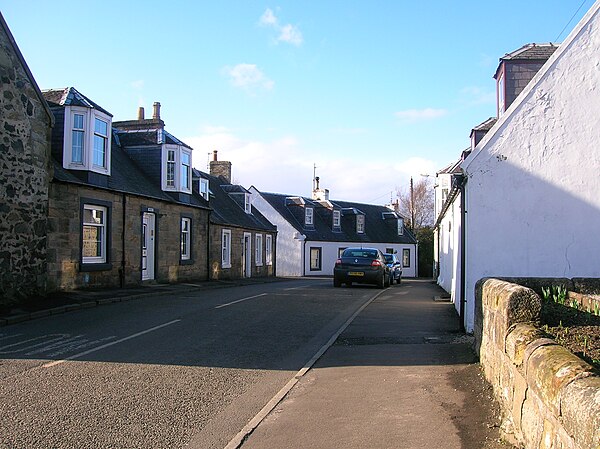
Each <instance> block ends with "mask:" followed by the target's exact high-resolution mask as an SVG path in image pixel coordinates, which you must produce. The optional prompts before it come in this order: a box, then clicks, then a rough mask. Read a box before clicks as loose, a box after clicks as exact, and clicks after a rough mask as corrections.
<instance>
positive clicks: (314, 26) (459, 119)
mask: <svg viewBox="0 0 600 449" xmlns="http://www.w3.org/2000/svg"><path fill="white" fill-rule="evenodd" d="M592 5H593V0H528V1H523V0H502V1H499V0H494V1H488V2H482V1H471V0H465V1H452V2H450V1H441V0H430V1H410V2H409V1H405V0H387V1H381V0H375V1H354V0H332V1H327V0H325V1H319V2H317V1H283V0H281V1H268V2H264V1H250V0H238V1H231V0H220V1H205V0H199V1H180V0H173V1H168V2H165V1H154V0H146V1H137V0H131V1H121V0H119V1H113V0H104V1H102V2H85V1H84V2H82V1H77V2H75V1H61V0H55V1H52V2H50V1H47V0H46V1H40V0H27V1H22V0H0V11H1V12H2V14H3V16H4V19H5V20H6V22H7V24H8V26H9V28H10V29H11V31H12V34H13V36H14V38H15V40H16V41H17V44H18V45H19V48H20V49H21V52H22V53H23V56H24V57H25V60H26V61H27V63H28V65H29V68H30V69H31V72H32V73H33V76H34V77H35V79H36V81H37V83H38V85H39V86H40V88H41V89H42V90H44V89H51V88H62V87H67V86H73V87H75V88H76V89H77V90H78V91H80V92H81V93H83V94H84V95H86V96H87V97H89V98H90V99H91V100H93V101H94V102H96V103H98V104H99V105H100V106H102V107H103V108H104V109H106V110H108V111H109V112H111V113H112V114H113V116H114V118H113V120H115V121H117V120H133V119H135V118H137V110H138V107H139V106H143V107H144V108H145V111H146V117H147V118H149V117H150V116H151V114H152V105H153V103H154V102H155V101H158V102H160V103H161V118H162V119H163V120H164V121H165V125H166V130H167V131H168V132H170V133H171V134H173V135H174V136H176V137H177V138H179V139H181V140H182V141H184V142H185V143H186V144H188V145H190V146H191V147H192V148H193V149H194V151H193V165H194V167H195V168H197V169H199V170H201V171H208V169H207V164H208V161H209V158H210V157H211V155H212V152H213V151H214V150H217V151H218V158H219V160H228V161H231V162H232V176H233V182H234V183H237V184H241V185H243V186H244V187H247V188H249V187H250V186H255V187H256V188H257V189H259V190H261V191H264V192H277V193H285V194H293V195H302V196H310V194H311V190H312V187H313V175H314V173H316V175H317V176H318V177H320V187H321V188H326V189H329V191H330V197H331V199H337V200H346V201H356V202H363V203H372V204H385V203H389V202H390V200H391V199H392V198H394V199H395V198H396V192H397V191H403V192H406V191H407V189H408V185H409V182H410V178H411V176H412V177H413V178H415V179H421V175H435V172H436V171H438V170H440V169H442V168H444V167H445V166H446V165H448V164H449V163H451V162H453V161H455V160H456V159H458V157H459V155H460V153H461V151H462V150H464V149H466V148H467V147H468V146H469V134H470V131H471V129H472V128H473V127H475V126H477V125H478V124H479V123H481V122H483V121H485V120H486V119H487V118H489V117H492V116H495V115H496V93H495V92H496V91H495V88H496V87H495V80H494V79H493V75H494V73H495V71H496V68H497V67H498V62H499V61H498V59H499V58H500V57H501V56H503V55H504V54H506V53H509V52H512V51H514V50H516V49H518V48H519V47H521V46H522V45H524V44H528V43H534V42H537V43H546V42H561V41H563V40H564V39H565V38H566V37H567V36H568V34H569V33H570V32H571V30H572V29H573V28H574V27H575V25H576V24H577V22H579V20H580V19H581V18H582V17H583V16H584V15H585V13H586V12H587V11H588V10H589V9H590V8H591V6H592ZM315 167H316V168H315ZM430 179H433V178H430Z"/></svg>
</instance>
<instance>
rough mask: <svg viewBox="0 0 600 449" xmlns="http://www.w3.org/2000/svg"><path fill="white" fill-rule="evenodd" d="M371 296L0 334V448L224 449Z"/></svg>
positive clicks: (170, 308)
mask: <svg viewBox="0 0 600 449" xmlns="http://www.w3.org/2000/svg"><path fill="white" fill-rule="evenodd" d="M394 288H401V287H394ZM378 292H379V291H378V290H376V289H372V288H369V287H367V288H360V287H358V288H352V289H347V288H344V289H334V288H333V287H332V286H331V281H330V280H290V281H283V282H276V283H268V284H257V285H249V286H245V287H232V288H225V289H214V290H199V291H197V292H193V293H186V294H182V295H179V296H173V297H155V298H147V299H144V300H140V301H130V302H123V303H115V304H111V305H106V306H102V307H96V308H93V309H87V310H81V311H77V312H72V313H67V314H64V315H57V316H50V317H47V318H42V319H38V320H34V321H30V322H26V323H20V324H17V325H13V326H8V327H5V328H1V329H0V448H2V449H4V448H10V449H19V448H28V449H33V448H49V447H52V448H56V449H60V448H84V447H86V448H121V447H122V448H152V449H157V448H181V447H190V448H222V447H225V445H226V444H227V443H228V442H229V441H230V440H231V439H232V438H233V437H234V436H235V435H236V434H237V433H238V432H239V431H240V429H242V428H243V427H244V425H245V424H246V423H247V422H248V421H249V420H250V419H251V418H252V417H253V416H255V415H256V414H257V413H258V412H259V411H260V410H261V408H262V407H263V406H264V405H265V404H266V403H267V402H268V401H269V400H270V399H271V398H272V397H273V396H274V395H275V394H276V393H277V392H278V391H280V389H281V388H282V387H283V386H284V385H286V384H287V383H288V381H289V380H290V379H292V378H294V376H295V375H296V373H297V371H298V370H299V369H301V368H302V367H303V366H304V364H305V363H306V362H307V361H308V360H309V359H311V357H313V355H314V354H315V353H316V352H317V351H318V350H319V349H320V348H321V347H322V346H323V345H324V344H325V343H326V342H327V341H328V340H329V339H330V338H331V336H332V335H334V334H335V332H336V331H338V330H339V328H340V326H342V325H343V324H344V323H345V322H346V321H347V320H348V318H349V317H350V316H352V314H353V313H354V312H355V311H357V310H358V309H359V308H360V307H361V306H362V305H363V304H365V303H366V302H367V301H369V299H371V298H372V297H373V296H374V295H376V294H377V293H378Z"/></svg>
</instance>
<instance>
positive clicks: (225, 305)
mask: <svg viewBox="0 0 600 449" xmlns="http://www.w3.org/2000/svg"><path fill="white" fill-rule="evenodd" d="M261 296H267V294H266V293H261V294H260V295H254V296H248V297H247V298H242V299H238V300H237V301H231V302H228V303H227V304H221V305H220V306H217V307H215V309H220V308H221V307H227V306H230V305H232V304H237V303H238V302H242V301H248V300H249V299H254V298H259V297H261Z"/></svg>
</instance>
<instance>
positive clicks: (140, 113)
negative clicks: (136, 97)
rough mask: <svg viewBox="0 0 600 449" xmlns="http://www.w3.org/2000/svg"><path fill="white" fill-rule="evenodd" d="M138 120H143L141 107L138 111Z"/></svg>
mask: <svg viewBox="0 0 600 449" xmlns="http://www.w3.org/2000/svg"><path fill="white" fill-rule="evenodd" d="M138 120H144V108H143V107H142V106H140V108H139V109H138Z"/></svg>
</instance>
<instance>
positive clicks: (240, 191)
mask: <svg viewBox="0 0 600 449" xmlns="http://www.w3.org/2000/svg"><path fill="white" fill-rule="evenodd" d="M213 155H214V157H213V160H212V161H210V164H209V165H210V173H204V172H201V171H199V170H194V186H195V188H196V186H197V190H198V192H200V194H201V195H203V196H204V197H205V198H206V199H208V200H209V204H210V207H211V214H210V243H209V248H208V251H209V260H210V278H211V279H237V278H249V277H266V276H274V275H275V266H276V260H277V252H276V242H277V228H276V227H275V226H274V225H273V224H271V222H269V221H268V220H267V219H266V218H265V217H264V216H263V215H262V214H261V213H260V212H259V211H258V209H257V208H256V207H254V206H253V205H252V204H251V202H250V192H249V191H248V190H246V189H245V188H244V187H242V186H239V185H234V184H231V162H228V161H219V160H217V152H216V151H215V152H214V153H213Z"/></svg>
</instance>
